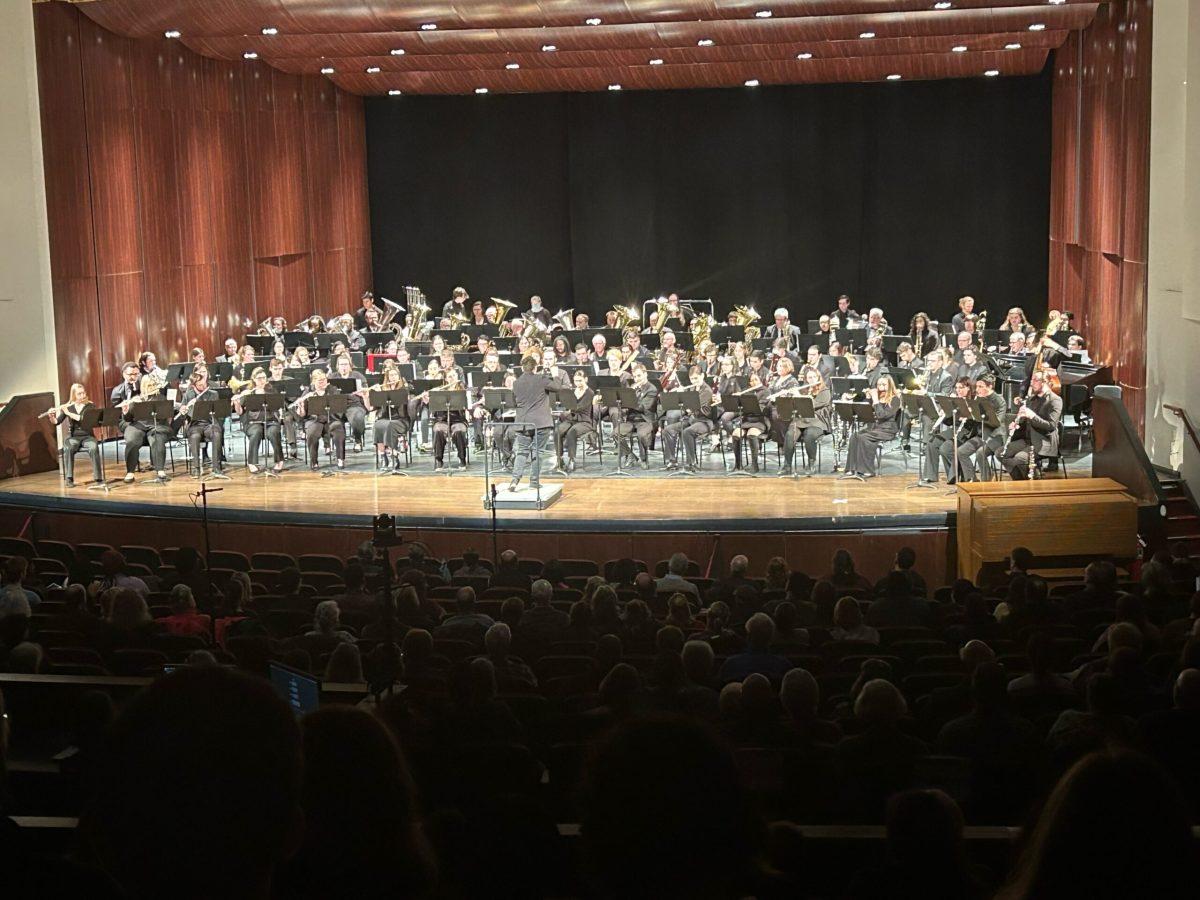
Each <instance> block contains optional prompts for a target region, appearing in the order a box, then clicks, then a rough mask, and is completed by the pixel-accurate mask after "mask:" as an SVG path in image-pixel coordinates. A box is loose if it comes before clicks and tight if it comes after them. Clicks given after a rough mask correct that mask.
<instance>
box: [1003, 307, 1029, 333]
mask: <svg viewBox="0 0 1200 900" xmlns="http://www.w3.org/2000/svg"><path fill="white" fill-rule="evenodd" d="M1000 330H1001V331H1004V332H1010V333H1012V334H1023V335H1025V336H1026V337H1032V336H1033V335H1034V334H1036V333H1037V329H1036V328H1034V327H1033V326H1032V325H1030V324H1029V319H1027V318H1026V317H1025V310H1023V309H1021V307H1019V306H1014V307H1013V308H1012V309H1010V310H1009V311H1008V314H1007V315H1006V316H1005V317H1004V321H1003V322H1001V323H1000Z"/></svg>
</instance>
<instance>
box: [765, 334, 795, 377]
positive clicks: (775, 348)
mask: <svg viewBox="0 0 1200 900" xmlns="http://www.w3.org/2000/svg"><path fill="white" fill-rule="evenodd" d="M795 350H796V346H793V345H789V344H788V339H787V338H786V337H780V338H775V342H774V343H773V344H772V345H771V371H772V372H773V373H774V375H775V376H776V377H778V374H779V361H780V360H782V359H786V360H787V361H788V362H790V363H791V364H792V372H793V374H794V373H795V372H796V371H797V370H798V369H799V368H800V357H799V356H797V355H796V353H795Z"/></svg>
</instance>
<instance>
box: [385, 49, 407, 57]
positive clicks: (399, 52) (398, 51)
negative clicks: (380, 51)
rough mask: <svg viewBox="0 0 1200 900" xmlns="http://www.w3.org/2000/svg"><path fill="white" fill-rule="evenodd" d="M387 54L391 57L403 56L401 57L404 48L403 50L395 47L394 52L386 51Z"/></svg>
mask: <svg viewBox="0 0 1200 900" xmlns="http://www.w3.org/2000/svg"><path fill="white" fill-rule="evenodd" d="M388 53H390V54H392V56H403V55H404V48H403V47H397V48H396V49H395V50H389V51H388Z"/></svg>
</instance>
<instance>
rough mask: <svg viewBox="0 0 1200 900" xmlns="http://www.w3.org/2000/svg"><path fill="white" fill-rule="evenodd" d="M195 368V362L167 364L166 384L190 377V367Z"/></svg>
mask: <svg viewBox="0 0 1200 900" xmlns="http://www.w3.org/2000/svg"><path fill="white" fill-rule="evenodd" d="M194 368H196V366H195V364H193V363H190V362H186V363H171V364H170V365H169V366H167V384H177V383H179V382H180V381H186V380H187V379H189V378H191V377H192V369H194Z"/></svg>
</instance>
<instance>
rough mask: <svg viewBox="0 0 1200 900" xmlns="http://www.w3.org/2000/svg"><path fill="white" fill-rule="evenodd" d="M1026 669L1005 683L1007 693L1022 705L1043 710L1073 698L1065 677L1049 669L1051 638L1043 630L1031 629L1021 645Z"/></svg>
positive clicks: (1052, 647) (1052, 654) (1052, 659)
mask: <svg viewBox="0 0 1200 900" xmlns="http://www.w3.org/2000/svg"><path fill="white" fill-rule="evenodd" d="M1025 653H1026V655H1027V656H1028V657H1029V672H1027V673H1026V674H1024V675H1019V676H1017V677H1016V678H1014V679H1013V680H1012V681H1010V682H1009V683H1008V695H1009V696H1010V697H1011V698H1012V699H1013V700H1014V701H1016V702H1017V703H1018V704H1020V705H1021V707H1022V708H1035V709H1043V708H1044V707H1049V708H1053V707H1054V706H1056V705H1057V706H1059V707H1060V708H1061V705H1066V704H1069V703H1071V702H1073V701H1074V700H1075V699H1076V698H1077V694H1076V693H1075V688H1074V687H1073V686H1072V685H1071V682H1070V680H1069V679H1067V678H1065V677H1064V676H1062V675H1059V674H1058V673H1057V672H1055V671H1054V669H1053V664H1054V641H1053V639H1052V638H1051V637H1050V635H1048V634H1047V633H1046V632H1044V631H1035V632H1034V633H1033V634H1031V635H1030V636H1029V641H1028V642H1027V643H1026V645H1025Z"/></svg>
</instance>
